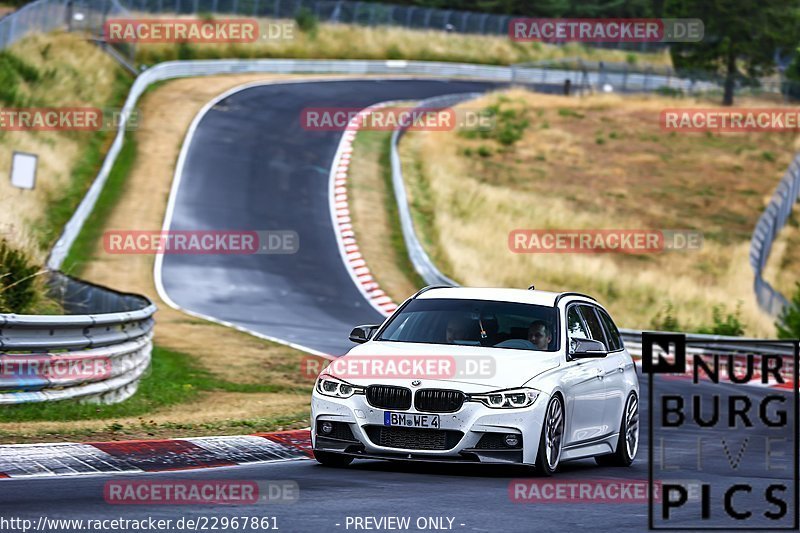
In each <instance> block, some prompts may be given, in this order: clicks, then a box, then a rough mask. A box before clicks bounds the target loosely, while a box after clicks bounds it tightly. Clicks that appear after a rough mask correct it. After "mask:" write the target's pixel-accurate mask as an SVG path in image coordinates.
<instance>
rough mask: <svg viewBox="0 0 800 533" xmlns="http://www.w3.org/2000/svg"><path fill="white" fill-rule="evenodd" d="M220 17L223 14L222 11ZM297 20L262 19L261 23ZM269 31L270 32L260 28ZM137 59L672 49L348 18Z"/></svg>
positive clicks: (655, 59) (438, 56)
mask: <svg viewBox="0 0 800 533" xmlns="http://www.w3.org/2000/svg"><path fill="white" fill-rule="evenodd" d="M219 18H223V16H222V15H219ZM268 23H272V24H290V25H294V21H287V20H275V19H271V20H266V19H262V20H261V24H262V26H263V25H265V24H268ZM262 33H266V32H262ZM137 48H138V49H137V61H139V62H141V63H146V64H153V63H156V62H158V61H165V60H170V59H177V58H178V57H179V55H180V54H183V55H184V58H185V59H189V58H190V57H186V56H187V55H193V56H194V57H198V58H200V57H202V58H220V57H262V58H280V57H291V58H316V59H417V60H428V61H458V62H467V63H484V64H492V65H510V64H512V63H520V62H526V61H537V60H546V59H560V58H565V57H581V58H584V59H590V60H594V61H615V62H624V61H628V60H633V61H637V62H638V63H648V64H656V65H670V64H671V59H670V56H669V54H668V53H666V52H662V53H653V54H641V53H629V52H623V51H619V50H604V49H599V48H591V47H586V46H583V45H580V44H577V43H570V44H566V45H563V46H555V45H549V44H543V43H518V42H514V41H512V40H510V39H509V38H508V37H507V36H504V35H495V36H492V35H467V34H458V33H446V32H443V31H425V30H412V29H406V28H399V27H395V26H375V27H366V26H358V25H350V24H320V25H319V28H318V30H317V32H316V33H314V34H311V33H304V32H302V31H300V30H299V29H298V28H297V27H296V25H295V26H294V30H293V31H292V32H291V35H290V38H282V39H272V40H266V39H265V40H262V41H258V42H255V43H248V44H201V45H191V46H188V47H187V46H181V47H178V46H176V45H172V44H143V45H140V46H138V47H137Z"/></svg>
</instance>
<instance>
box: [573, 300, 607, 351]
mask: <svg viewBox="0 0 800 533" xmlns="http://www.w3.org/2000/svg"><path fill="white" fill-rule="evenodd" d="M580 309H581V315H583V319H584V320H585V321H586V325H587V326H589V333H591V335H592V337H591V338H592V339H594V340H596V341H600V342H602V343H603V344H605V345H606V349H608V345H607V343H606V337H605V335H604V334H603V326H601V325H600V319H598V318H597V313H595V312H594V307H590V306H588V305H582V306H580Z"/></svg>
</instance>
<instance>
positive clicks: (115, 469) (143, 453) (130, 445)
mask: <svg viewBox="0 0 800 533" xmlns="http://www.w3.org/2000/svg"><path fill="white" fill-rule="evenodd" d="M313 457H314V454H313V452H312V451H311V433H310V432H309V430H307V429H304V430H293V431H285V432H278V433H262V434H256V435H237V436H230V437H196V438H188V439H170V440H142V441H120V442H90V443H85V444H76V443H55V444H11V445H0V478H26V477H45V476H76V475H87V474H114V473H125V474H130V473H140V472H166V471H177V470H195V469H200V468H214V467H220V466H235V465H245V464H254V463H273V462H280V461H292V460H301V459H310V458H313Z"/></svg>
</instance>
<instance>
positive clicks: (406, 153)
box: [401, 91, 792, 335]
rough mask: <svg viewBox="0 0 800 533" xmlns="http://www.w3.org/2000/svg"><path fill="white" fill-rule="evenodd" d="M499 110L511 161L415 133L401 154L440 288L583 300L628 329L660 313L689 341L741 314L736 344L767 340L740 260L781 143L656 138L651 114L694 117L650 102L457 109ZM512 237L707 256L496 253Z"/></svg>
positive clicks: (494, 146) (767, 329) (773, 176)
mask: <svg viewBox="0 0 800 533" xmlns="http://www.w3.org/2000/svg"><path fill="white" fill-rule="evenodd" d="M498 102H500V103H501V108H502V109H509V110H513V113H514V114H515V116H517V117H519V116H526V117H527V118H528V120H529V121H530V125H529V127H528V128H527V129H526V130H525V132H524V134H523V136H522V138H521V140H520V141H519V142H518V143H517V144H515V145H513V146H512V147H503V146H502V145H501V144H500V143H498V142H496V141H495V140H493V139H481V138H465V137H464V136H463V135H459V134H458V133H456V132H415V133H412V134H411V135H409V136H407V137H406V140H405V141H404V143H403V144H402V146H401V153H402V156H403V158H404V161H405V164H404V169H406V174H407V176H406V179H407V180H408V182H409V187H410V189H411V198H410V202H411V204H412V206H414V208H415V211H416V218H417V226H418V227H420V228H421V230H422V233H423V240H424V241H425V242H426V243H428V249H429V250H430V251H431V253H432V255H434V257H437V260H438V261H439V262H440V263H441V264H442V265H445V268H446V272H447V273H448V274H450V275H452V276H454V277H455V279H457V280H458V281H460V282H462V283H464V284H467V285H476V286H496V285H499V286H512V287H513V286H517V287H525V286H528V285H529V284H530V283H535V284H536V286H537V287H541V288H546V289H552V290H579V291H585V292H588V293H590V294H595V295H597V296H598V297H599V298H600V299H601V301H602V302H603V303H604V304H606V305H608V306H609V307H610V309H611V310H612V311H613V314H614V315H615V317H616V318H617V320H618V321H619V322H620V324H622V325H624V326H626V327H634V328H649V327H652V319H653V317H654V316H655V315H656V313H657V312H658V311H659V310H661V309H663V308H664V306H665V304H666V303H667V302H670V303H671V304H672V305H673V307H674V309H675V314H676V316H677V318H678V320H679V322H680V323H681V325H682V326H684V327H689V328H691V327H695V328H696V327H698V326H702V325H708V324H710V323H711V318H710V317H711V308H712V306H714V305H725V306H726V309H727V311H733V310H734V308H735V307H736V305H737V302H742V320H743V322H744V323H745V325H746V330H747V333H748V334H752V335H773V334H774V328H773V324H772V320H771V319H770V318H769V317H767V316H765V315H764V314H762V313H761V312H760V311H759V310H758V308H757V306H756V303H755V299H754V297H753V294H752V272H751V269H750V266H749V264H748V261H747V253H748V240H749V237H750V232H751V231H752V229H753V227H754V225H755V222H756V220H757V219H758V216H759V215H760V213H761V211H762V210H763V208H764V206H765V204H766V201H767V200H768V198H769V196H770V195H771V193H772V190H773V189H774V187H775V185H776V183H777V182H778V180H779V179H780V177H781V176H782V174H783V172H784V171H785V169H786V167H787V166H788V164H789V162H790V160H791V156H792V154H791V152H789V151H787V150H786V143H787V134H778V133H773V134H765V133H750V134H736V135H722V136H720V135H706V134H677V133H676V134H671V133H667V132H662V131H661V130H660V127H659V124H658V115H659V110H660V109H662V108H665V107H677V106H700V104H699V103H698V102H693V101H688V100H673V99H666V98H660V97H632V98H626V99H624V100H623V99H622V98H620V97H618V96H593V97H587V98H583V99H575V98H566V97H558V96H545V95H540V94H529V93H525V92H522V91H514V92H511V93H509V94H507V95H504V96H498V95H493V96H489V97H486V98H484V99H483V100H482V101H480V102H476V103H472V104H466V105H468V106H469V107H471V108H484V107H486V106H487V105H490V104H496V103H498ZM739 104H740V105H742V106H747V105H752V104H754V102H739ZM702 106H703V107H707V106H708V104H707V103H703V104H702ZM598 139H600V140H598ZM788 139H789V141H790V142H791V140H792V138H791V137H789V138H788ZM481 147H483V149H481ZM479 151H482V152H483V154H484V156H481V155H479ZM431 206H433V208H430V207H431ZM516 228H531V229H533V228H536V229H539V228H541V229H545V228H547V229H552V228H561V229H595V228H643V229H693V230H700V231H702V232H703V233H704V235H705V242H704V246H703V248H702V250H700V251H694V252H665V253H661V254H648V255H635V256H634V255H623V254H597V255H588V254H515V253H512V252H510V251H509V249H508V246H507V239H508V234H509V232H510V231H511V230H513V229H516Z"/></svg>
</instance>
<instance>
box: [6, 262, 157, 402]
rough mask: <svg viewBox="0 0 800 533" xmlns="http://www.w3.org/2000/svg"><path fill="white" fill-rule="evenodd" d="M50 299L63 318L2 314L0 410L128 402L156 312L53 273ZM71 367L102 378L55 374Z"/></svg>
mask: <svg viewBox="0 0 800 533" xmlns="http://www.w3.org/2000/svg"><path fill="white" fill-rule="evenodd" d="M50 293H51V295H53V296H54V297H56V298H57V299H58V300H60V301H61V303H62V306H63V307H64V310H65V312H66V313H67V314H65V315H17V314H0V368H2V371H1V372H0V405H3V404H17V403H29V402H44V401H53V400H64V399H81V400H84V401H90V402H97V403H115V402H120V401H122V400H124V399H126V398H128V397H130V396H131V395H132V394H133V393H134V392H136V388H137V386H138V383H139V379H140V378H141V377H142V375H143V374H144V372H145V371H146V370H147V369H148V368H149V365H150V356H151V352H152V347H153V345H152V338H153V325H154V321H153V314H154V313H155V311H156V306H155V305H154V304H153V303H152V302H151V301H150V300H148V299H147V298H145V297H144V296H137V295H133V294H123V293H118V292H116V291H112V290H110V289H106V288H104V287H100V286H97V285H93V284H90V283H87V282H84V281H80V280H77V279H75V278H71V277H69V276H66V275H64V274H61V273H59V272H52V273H51V279H50ZM76 365H88V367H89V368H94V369H97V368H99V369H100V370H101V371H100V372H94V371H92V372H82V371H81V372H77V373H72V372H69V371H68V372H66V374H64V375H60V374H59V372H57V371H53V369H54V368H58V367H60V366H63V367H65V368H67V367H75V366H76ZM93 365H94V366H93ZM97 365H99V366H97ZM15 369H16V370H15Z"/></svg>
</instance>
